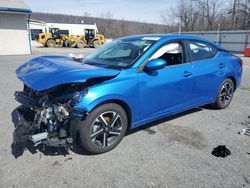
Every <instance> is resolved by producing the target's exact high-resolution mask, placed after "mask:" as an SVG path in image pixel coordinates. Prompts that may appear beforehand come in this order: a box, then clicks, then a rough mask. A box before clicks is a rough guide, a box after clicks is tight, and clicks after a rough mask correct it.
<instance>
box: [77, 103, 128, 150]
mask: <svg viewBox="0 0 250 188" xmlns="http://www.w3.org/2000/svg"><path fill="white" fill-rule="evenodd" d="M112 122H114V123H112ZM105 123H106V125H105ZM127 127H128V118H127V114H126V112H125V111H124V109H123V108H122V107H121V106H120V105H118V104H115V103H107V104H103V105H101V106H99V107H97V108H96V109H94V110H93V111H92V112H91V113H90V114H89V115H88V116H87V117H86V119H85V120H84V121H80V122H79V128H80V130H79V139H80V140H79V141H80V144H81V146H82V148H83V149H84V150H85V151H87V152H89V153H90V154H101V153H105V152H108V151H110V150H112V149H113V148H115V147H116V146H117V145H118V144H119V143H120V142H121V140H122V138H123V137H124V135H125V134H126V131H127Z"/></svg>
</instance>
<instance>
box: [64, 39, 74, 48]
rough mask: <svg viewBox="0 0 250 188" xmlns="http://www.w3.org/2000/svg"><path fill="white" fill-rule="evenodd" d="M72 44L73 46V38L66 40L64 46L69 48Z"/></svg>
mask: <svg viewBox="0 0 250 188" xmlns="http://www.w3.org/2000/svg"><path fill="white" fill-rule="evenodd" d="M71 46H72V41H71V40H65V41H64V47H67V48H69V47H71Z"/></svg>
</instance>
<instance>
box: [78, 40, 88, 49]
mask: <svg viewBox="0 0 250 188" xmlns="http://www.w3.org/2000/svg"><path fill="white" fill-rule="evenodd" d="M85 46H86V43H85V42H84V41H83V40H79V41H77V43H76V47H77V48H84V47H85Z"/></svg>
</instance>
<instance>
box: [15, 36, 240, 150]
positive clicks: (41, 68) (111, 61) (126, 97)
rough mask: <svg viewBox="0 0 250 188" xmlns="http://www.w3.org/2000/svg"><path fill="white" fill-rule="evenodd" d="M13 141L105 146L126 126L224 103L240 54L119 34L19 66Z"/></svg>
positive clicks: (197, 42) (195, 41)
mask: <svg viewBox="0 0 250 188" xmlns="http://www.w3.org/2000/svg"><path fill="white" fill-rule="evenodd" d="M16 73H17V77H18V78H19V79H20V80H21V81H22V82H23V83H24V89H23V91H17V92H16V93H15V98H16V100H17V101H19V102H20V103H21V106H20V107H18V109H17V110H18V112H19V116H20V117H19V120H20V122H19V123H18V126H17V127H16V129H15V132H14V141H15V143H16V144H21V145H25V143H26V141H27V140H31V141H32V142H33V143H34V144H35V145H37V144H45V145H47V146H55V147H66V146H69V147H70V146H72V144H73V143H74V142H75V141H78V142H77V143H80V144H81V146H82V147H83V148H84V149H85V150H86V151H88V152H89V153H93V154H99V153H104V152H107V151H110V150H111V149H113V148H114V147H116V146H117V145H118V144H119V142H120V141H121V140H122V138H123V137H124V135H125V134H126V132H127V130H128V129H133V128H136V127H139V126H142V125H144V124H146V123H149V122H152V121H155V120H158V119H160V118H163V117H167V116H170V115H173V114H176V113H179V112H182V111H185V110H188V109H191V108H194V107H197V106H202V105H206V104H211V105H213V106H214V107H215V108H217V109H223V108H226V107H227V106H228V105H229V104H230V102H231V100H232V98H233V94H234V92H235V90H236V88H238V87H239V85H240V82H241V76H242V60H241V59H240V58H238V57H237V56H235V55H233V54H232V53H230V52H228V51H226V50H225V49H223V48H222V47H220V46H218V45H216V44H215V43H212V42H210V41H207V40H205V39H201V38H197V37H193V36H185V35H137V36H128V37H124V38H120V39H117V40H115V41H113V42H111V43H108V44H106V45H104V46H103V47H101V48H100V49H98V50H96V51H95V52H93V53H91V54H90V55H88V56H87V57H86V58H84V59H76V58H72V57H64V56H43V57H38V58H35V59H32V60H31V61H29V62H27V63H25V64H24V65H22V66H20V67H19V68H18V69H17V70H16Z"/></svg>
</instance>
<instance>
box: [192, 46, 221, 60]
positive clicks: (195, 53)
mask: <svg viewBox="0 0 250 188" xmlns="http://www.w3.org/2000/svg"><path fill="white" fill-rule="evenodd" d="M189 49H190V56H191V61H199V60H203V59H209V58H213V57H214V56H215V55H216V54H217V51H218V50H217V49H216V48H215V47H213V46H211V45H210V44H208V43H203V42H193V41H192V42H189Z"/></svg>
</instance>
